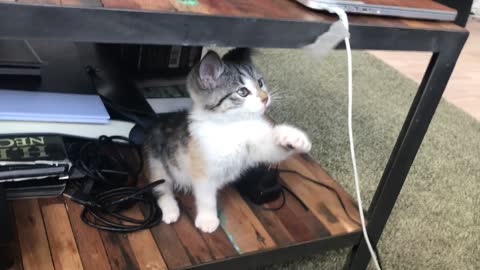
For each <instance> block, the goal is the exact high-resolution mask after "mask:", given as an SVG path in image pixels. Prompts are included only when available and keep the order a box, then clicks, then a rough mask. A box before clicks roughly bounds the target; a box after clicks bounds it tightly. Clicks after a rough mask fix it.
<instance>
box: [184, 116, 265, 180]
mask: <svg viewBox="0 0 480 270" xmlns="http://www.w3.org/2000/svg"><path fill="white" fill-rule="evenodd" d="M270 130H271V126H270V125H269V124H268V123H267V122H266V121H265V120H263V119H253V120H246V121H236V122H232V123H216V122H203V123H201V124H198V125H193V127H192V130H191V132H192V135H193V136H194V137H195V138H196V139H197V140H198V142H199V144H200V147H201V149H202V153H203V154H204V158H205V159H206V161H207V164H208V168H207V169H208V172H209V174H210V175H212V176H214V177H215V178H220V179H219V181H221V182H230V181H233V180H235V179H236V178H237V177H238V175H239V174H240V173H241V172H242V171H243V170H244V169H245V168H246V167H249V166H251V165H252V162H251V157H250V153H251V151H250V150H251V148H252V147H261V146H259V145H255V143H256V142H257V141H259V140H258V138H260V137H262V136H265V135H266V134H268V133H269V132H270Z"/></svg>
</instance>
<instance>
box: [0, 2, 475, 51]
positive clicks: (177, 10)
mask: <svg viewBox="0 0 480 270" xmlns="http://www.w3.org/2000/svg"><path fill="white" fill-rule="evenodd" d="M407 2H408V3H409V4H410V5H415V6H418V7H428V6H430V5H437V4H434V2H433V1H430V0H419V1H413V0H409V1H407ZM414 2H415V4H413V3H414ZM19 18H21V19H19ZM2 19H3V20H4V21H2ZM336 20H337V17H336V16H335V15H331V14H329V13H327V12H323V11H314V10H310V9H308V8H306V7H304V6H302V5H300V4H298V3H297V2H295V1H294V0H270V1H268V0H265V1H263V0H262V1H257V0H222V1H217V0H13V1H12V0H0V38H7V39H53V40H70V41H77V42H105V43H137V44H167V45H175V44H179V45H180V44H182V45H200V46H211V45H217V46H246V47H281V48H296V47H302V46H305V45H307V44H310V43H312V42H314V41H315V39H316V38H317V37H318V36H319V35H321V34H322V33H324V32H325V31H327V30H328V28H329V26H330V24H331V23H332V22H333V21H336ZM349 20H350V34H351V44H352V48H354V49H394V50H421V51H438V50H439V48H438V47H439V46H440V45H439V43H440V42H439V41H440V40H443V39H445V38H448V37H443V36H442V37H440V35H444V34H447V35H450V34H452V33H453V34H455V33H457V34H458V33H460V34H465V33H466V30H465V29H464V28H462V27H459V26H457V25H455V24H454V23H453V22H442V21H428V20H413V19H403V18H393V17H381V16H364V15H349ZM412 33H413V34H414V35H415V36H413V37H412V36H411V34H412ZM407 39H408V40H412V39H414V40H416V42H415V43H408V42H406V40H407ZM432 39H438V40H439V41H432Z"/></svg>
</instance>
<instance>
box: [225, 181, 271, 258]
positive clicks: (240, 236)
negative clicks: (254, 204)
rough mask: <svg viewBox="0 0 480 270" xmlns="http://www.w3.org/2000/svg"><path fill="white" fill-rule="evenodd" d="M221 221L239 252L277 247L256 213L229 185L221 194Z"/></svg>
mask: <svg viewBox="0 0 480 270" xmlns="http://www.w3.org/2000/svg"><path fill="white" fill-rule="evenodd" d="M219 207H220V221H221V225H222V227H223V229H224V230H225V232H226V233H227V235H228V237H229V239H230V241H231V242H232V243H233V245H234V246H235V249H236V250H237V251H238V252H239V253H246V252H252V251H258V250H261V249H267V248H273V247H275V246H276V245H275V241H273V239H272V237H271V236H270V235H269V234H268V233H267V231H266V230H265V228H264V227H263V225H262V224H261V223H260V221H259V220H258V219H257V218H256V216H255V214H254V213H253V212H252V210H251V209H250V208H249V207H248V205H247V203H246V202H245V201H244V200H243V199H242V197H241V196H240V195H239V194H238V192H237V191H236V190H234V189H233V188H231V187H227V188H225V189H224V190H222V191H221V192H220V194H219Z"/></svg>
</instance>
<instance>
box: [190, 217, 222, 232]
mask: <svg viewBox="0 0 480 270" xmlns="http://www.w3.org/2000/svg"><path fill="white" fill-rule="evenodd" d="M218 225H220V220H219V219H218V217H217V215H210V214H199V215H198V216H197V218H196V219H195V227H197V228H198V229H200V230H201V231H202V232H205V233H212V232H214V231H215V230H216V229H217V228H218Z"/></svg>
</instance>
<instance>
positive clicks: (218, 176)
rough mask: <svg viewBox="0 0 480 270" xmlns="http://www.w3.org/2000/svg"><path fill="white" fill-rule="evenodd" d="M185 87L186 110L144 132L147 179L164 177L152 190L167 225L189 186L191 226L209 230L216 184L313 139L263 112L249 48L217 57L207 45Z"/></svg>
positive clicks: (264, 95) (265, 100)
mask: <svg viewBox="0 0 480 270" xmlns="http://www.w3.org/2000/svg"><path fill="white" fill-rule="evenodd" d="M187 89H188V91H189V94H190V96H191V98H192V100H193V107H192V109H191V111H189V112H181V113H177V114H175V115H174V116H172V117H170V118H169V120H167V121H163V122H159V123H157V124H156V125H155V126H154V127H153V128H152V129H151V131H150V132H149V133H148V135H147V138H146V141H145V145H144V155H145V160H146V173H147V175H148V178H149V180H151V181H154V180H158V179H165V180H166V182H165V183H164V184H162V185H160V186H158V187H157V188H156V190H155V194H156V195H157V196H158V206H159V207H160V208H161V209H162V212H163V221H164V222H165V223H172V222H175V221H177V219H178V217H179V215H180V210H179V208H178V204H177V202H176V201H175V197H174V195H173V190H174V189H183V190H192V192H193V195H194V197H195V203H196V213H197V215H196V218H195V226H196V227H197V228H199V229H200V230H201V231H203V232H208V233H210V232H213V231H215V230H216V229H217V227H218V225H219V223H220V221H219V219H218V217H217V200H216V194H217V190H218V189H220V188H222V187H223V186H224V185H226V184H228V183H231V182H232V181H234V180H235V179H237V178H238V177H239V176H240V174H241V173H242V172H243V171H244V170H246V169H247V168H249V167H251V166H254V165H256V164H258V163H265V162H267V163H276V162H279V161H282V160H284V159H286V158H287V157H288V156H290V155H291V154H293V153H303V152H308V151H309V150H310V147H311V143H310V141H309V139H308V137H307V136H306V135H305V133H304V132H302V131H300V130H299V129H297V128H294V127H292V126H288V125H273V124H272V123H271V122H269V121H268V120H266V119H265V118H264V116H263V113H264V112H265V110H266V108H267V107H268V106H269V105H270V102H271V99H270V96H269V94H268V92H267V87H266V86H265V83H264V81H263V79H262V77H261V76H260V75H259V74H258V73H257V71H256V70H255V68H254V66H253V64H252V62H251V59H250V51H249V50H248V49H234V50H232V51H230V52H228V53H227V54H226V55H225V56H223V59H222V58H220V57H219V55H218V54H217V53H215V52H213V51H209V52H208V53H207V54H206V55H205V57H204V58H203V59H202V60H201V61H200V63H199V64H198V65H196V66H195V67H194V68H193V69H192V71H191V72H190V74H189V75H188V77H187Z"/></svg>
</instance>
